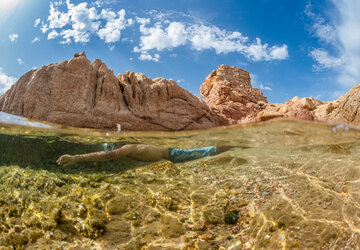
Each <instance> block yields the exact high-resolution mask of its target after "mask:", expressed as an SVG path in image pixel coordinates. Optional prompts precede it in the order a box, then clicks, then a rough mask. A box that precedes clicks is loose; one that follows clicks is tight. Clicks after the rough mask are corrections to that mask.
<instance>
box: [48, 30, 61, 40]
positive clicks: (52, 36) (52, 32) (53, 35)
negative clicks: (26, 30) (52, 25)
mask: <svg viewBox="0 0 360 250" xmlns="http://www.w3.org/2000/svg"><path fill="white" fill-rule="evenodd" d="M58 36H59V33H57V32H56V31H55V30H53V31H51V32H50V33H49V34H48V40H50V39H54V38H56V37H58Z"/></svg>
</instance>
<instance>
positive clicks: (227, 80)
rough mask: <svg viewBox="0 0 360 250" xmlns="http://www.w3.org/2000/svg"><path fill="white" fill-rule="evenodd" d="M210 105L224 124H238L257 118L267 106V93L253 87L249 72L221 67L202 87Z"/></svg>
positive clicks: (209, 76)
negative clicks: (243, 120) (249, 117)
mask: <svg viewBox="0 0 360 250" xmlns="http://www.w3.org/2000/svg"><path fill="white" fill-rule="evenodd" d="M200 92H201V95H202V96H203V98H204V100H205V102H206V104H207V105H208V106H209V107H210V108H211V109H212V110H213V111H214V112H215V113H216V114H217V115H218V116H219V117H221V118H222V120H221V121H220V122H221V123H222V124H236V123H238V122H239V121H240V120H241V119H242V118H245V117H247V116H249V115H250V116H253V117H255V116H256V115H257V113H258V112H260V111H261V107H260V105H259V104H258V103H259V102H261V105H263V104H264V103H267V99H266V97H265V96H263V93H262V92H261V91H260V90H259V89H256V88H252V87H251V83H250V75H249V72H247V71H246V70H243V69H239V68H237V67H230V66H227V65H220V66H219V67H218V68H217V69H216V70H214V71H213V72H211V73H210V74H209V75H208V76H207V77H206V79H205V81H204V83H203V84H202V85H201V87H200Z"/></svg>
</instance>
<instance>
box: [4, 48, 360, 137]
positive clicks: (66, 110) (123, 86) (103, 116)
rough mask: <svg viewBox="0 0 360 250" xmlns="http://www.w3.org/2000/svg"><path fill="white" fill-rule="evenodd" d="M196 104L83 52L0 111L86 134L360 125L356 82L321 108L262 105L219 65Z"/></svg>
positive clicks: (17, 92)
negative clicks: (271, 124)
mask: <svg viewBox="0 0 360 250" xmlns="http://www.w3.org/2000/svg"><path fill="white" fill-rule="evenodd" d="M200 92H201V95H202V96H203V97H204V100H205V101H203V100H202V99H201V98H199V97H196V96H194V95H192V94H191V93H190V92H188V91H187V90H185V89H183V88H181V87H179V86H178V85H177V84H176V82H174V81H170V80H166V79H164V78H155V79H150V78H148V77H146V76H145V75H144V74H141V73H133V72H126V73H125V74H124V75H121V74H119V75H118V77H116V76H115V75H114V73H113V71H112V70H110V69H108V68H107V66H106V65H105V64H104V63H102V62H101V60H99V59H96V60H95V61H94V62H93V63H91V62H90V61H89V60H88V59H87V58H86V56H85V54H84V53H76V54H75V55H74V58H73V59H71V60H68V61H63V62H60V63H55V64H50V65H47V66H43V67H41V68H40V69H37V70H32V71H29V72H28V73H26V74H25V75H23V76H22V77H21V78H20V79H19V80H18V81H17V82H16V83H15V84H14V85H13V86H12V87H11V88H10V89H9V90H8V91H7V92H6V93H5V94H4V95H2V96H1V97H0V111H3V112H6V113H10V114H14V115H20V116H23V117H27V118H32V119H35V120H40V121H49V122H54V123H58V124H63V125H69V126H75V127H87V128H100V129H104V128H109V129H115V128H116V127H117V124H120V125H121V128H122V129H123V130H170V131H177V130H185V129H202V128H209V127H214V126H218V125H228V124H237V123H254V122H262V121H267V120H270V119H273V118H279V117H283V118H291V119H301V120H310V121H313V120H315V121H323V122H331V123H344V124H349V125H356V126H360V112H359V109H360V84H357V85H355V86H354V87H353V88H352V89H351V90H350V91H349V92H348V93H347V94H346V95H345V96H344V97H340V98H339V99H337V100H335V101H332V102H321V101H319V100H316V99H314V98H312V97H304V98H299V97H294V98H293V99H291V100H288V101H286V102H284V103H280V104H271V103H268V101H267V99H266V97H265V96H263V93H262V92H261V91H260V90H259V89H256V88H252V87H251V83H250V75H249V72H247V71H245V70H243V69H239V68H237V67H230V66H227V65H220V66H219V67H218V68H217V69H216V70H214V71H213V72H211V74H210V75H208V76H207V77H206V79H205V81H204V83H203V84H202V85H201V87H200Z"/></svg>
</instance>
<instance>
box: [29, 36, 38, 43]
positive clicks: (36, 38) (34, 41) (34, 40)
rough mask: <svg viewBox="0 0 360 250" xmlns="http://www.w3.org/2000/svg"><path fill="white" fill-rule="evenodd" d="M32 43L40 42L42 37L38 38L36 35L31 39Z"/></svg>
mask: <svg viewBox="0 0 360 250" xmlns="http://www.w3.org/2000/svg"><path fill="white" fill-rule="evenodd" d="M31 42H32V43H37V42H40V38H38V37H35V38H34V39H33V40H32V41H31Z"/></svg>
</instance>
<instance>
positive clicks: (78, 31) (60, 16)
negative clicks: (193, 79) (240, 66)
mask: <svg viewBox="0 0 360 250" xmlns="http://www.w3.org/2000/svg"><path fill="white" fill-rule="evenodd" d="M108 2H109V1H100V0H98V1H94V2H91V3H87V2H80V3H79V2H78V3H77V5H76V4H73V3H71V0H66V1H59V2H52V3H51V4H50V9H49V16H48V18H47V22H48V23H42V26H41V30H42V31H43V32H44V33H46V32H47V31H48V30H49V29H50V33H49V34H48V39H53V38H56V37H59V38H60V37H61V38H62V40H61V41H60V43H62V44H71V43H72V42H75V43H87V42H89V41H90V38H91V35H97V36H98V37H99V38H100V39H101V40H104V41H105V43H109V44H113V43H116V42H119V41H130V42H132V41H133V40H132V39H129V38H122V31H123V30H125V29H126V28H127V27H129V26H131V25H133V24H134V22H135V21H136V22H137V23H138V24H139V31H140V42H139V44H138V46H136V47H135V48H134V52H136V53H139V54H140V56H139V59H140V60H151V61H159V58H160V55H159V51H164V50H171V49H173V48H177V47H180V46H188V47H189V48H191V49H193V50H198V51H203V50H214V51H215V52H216V53H217V54H227V53H231V52H236V53H240V54H243V55H244V56H245V57H247V58H249V59H250V60H253V61H272V60H284V59H286V58H288V47H287V45H280V46H278V45H273V46H269V45H268V44H267V43H264V44H263V43H262V42H261V40H260V39H259V38H257V39H256V40H255V41H254V42H250V41H249V39H248V38H247V37H246V36H243V35H242V34H241V33H240V32H237V31H227V30H224V29H220V28H218V27H216V26H206V25H199V24H194V22H179V21H176V20H173V21H170V20H172V19H174V16H175V15H177V16H179V14H178V13H175V12H172V13H171V14H169V13H167V14H162V13H159V12H156V11H152V12H149V13H148V14H149V15H151V18H152V19H150V18H143V17H135V18H134V19H133V18H128V19H126V17H125V15H126V11H125V10H123V9H122V10H120V11H118V12H115V11H113V10H112V9H110V8H103V6H104V4H107V3H108ZM181 17H183V15H182V16H181ZM152 21H154V22H155V23H154V24H153V25H152V26H150V24H151V22H152ZM38 22H40V20H39V21H38ZM109 48H112V47H109Z"/></svg>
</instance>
